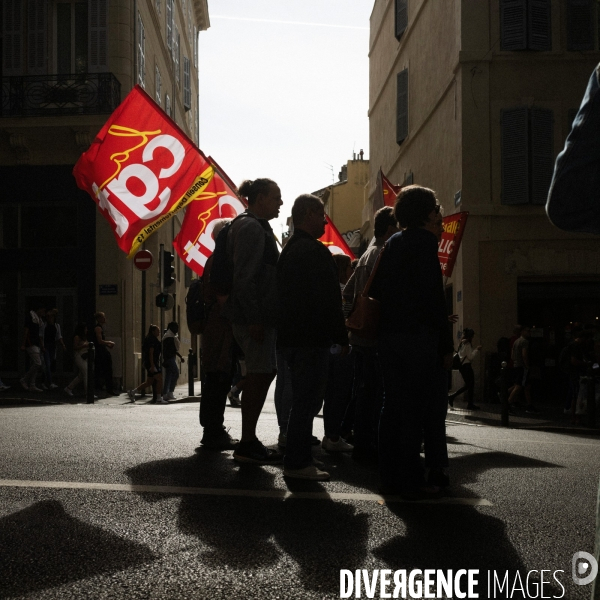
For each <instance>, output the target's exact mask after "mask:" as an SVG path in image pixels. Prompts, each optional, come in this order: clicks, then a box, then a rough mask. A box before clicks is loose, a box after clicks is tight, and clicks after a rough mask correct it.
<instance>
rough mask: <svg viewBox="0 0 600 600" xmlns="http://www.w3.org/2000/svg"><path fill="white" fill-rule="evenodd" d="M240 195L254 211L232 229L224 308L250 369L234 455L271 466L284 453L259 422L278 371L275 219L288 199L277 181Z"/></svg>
mask: <svg viewBox="0 0 600 600" xmlns="http://www.w3.org/2000/svg"><path fill="white" fill-rule="evenodd" d="M239 193H240V195H241V196H244V197H245V198H246V199H247V202H248V209H247V210H246V211H245V212H243V213H242V214H241V215H238V216H237V217H236V218H235V219H234V220H233V222H232V223H231V227H230V228H229V230H228V232H227V256H228V258H229V261H230V263H231V264H232V266H233V281H232V287H231V292H230V294H229V297H228V298H227V301H226V302H225V306H224V314H225V316H226V317H227V318H228V319H229V320H230V321H231V323H232V330H233V336H234V338H235V340H236V342H237V343H238V345H239V347H240V349H241V351H242V352H243V354H244V359H245V361H246V371H247V375H246V383H245V387H244V393H243V396H242V437H241V440H240V443H239V444H238V447H237V449H236V450H235V452H234V455H233V456H234V459H235V460H237V461H239V462H250V463H257V464H271V463H276V462H280V461H281V458H282V457H281V454H280V453H279V452H277V451H275V450H271V449H268V448H266V447H265V446H264V445H263V444H262V443H261V442H260V440H258V438H257V437H256V424H257V423H258V418H259V416H260V413H261V411H262V408H263V406H264V403H265V399H266V397H267V392H268V391H269V386H270V385H271V382H272V381H273V379H274V378H275V374H276V372H277V367H276V359H275V341H276V333H275V321H276V309H277V284H276V280H275V266H276V264H277V259H278V258H279V251H278V250H277V243H276V241H275V235H274V234H273V230H272V229H271V226H270V225H269V221H270V220H271V219H274V218H276V217H277V216H278V215H279V208H280V207H281V205H282V204H283V202H282V200H281V191H280V189H279V186H278V185H277V184H276V183H275V182H274V181H272V180H271V179H256V180H254V181H244V182H243V183H242V184H241V185H240V187H239Z"/></svg>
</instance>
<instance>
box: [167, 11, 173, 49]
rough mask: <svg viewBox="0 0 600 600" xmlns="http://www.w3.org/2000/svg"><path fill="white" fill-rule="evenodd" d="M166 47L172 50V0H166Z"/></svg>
mask: <svg viewBox="0 0 600 600" xmlns="http://www.w3.org/2000/svg"><path fill="white" fill-rule="evenodd" d="M165 14H166V17H167V48H168V49H169V50H170V51H171V52H173V0H167V8H166V10H165Z"/></svg>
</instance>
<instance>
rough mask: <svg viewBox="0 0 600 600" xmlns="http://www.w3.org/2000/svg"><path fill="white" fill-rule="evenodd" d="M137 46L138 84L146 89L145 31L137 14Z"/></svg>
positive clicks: (140, 17)
mask: <svg viewBox="0 0 600 600" xmlns="http://www.w3.org/2000/svg"><path fill="white" fill-rule="evenodd" d="M137 38H138V44H137V59H138V64H137V67H138V83H139V84H140V85H141V86H142V87H143V88H145V87H146V30H145V29H144V22H143V21H142V16H141V15H140V13H138V35H137Z"/></svg>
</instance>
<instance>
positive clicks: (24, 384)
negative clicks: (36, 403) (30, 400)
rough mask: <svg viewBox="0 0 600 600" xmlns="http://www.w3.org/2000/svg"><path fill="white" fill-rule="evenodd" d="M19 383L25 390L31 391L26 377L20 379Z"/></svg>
mask: <svg viewBox="0 0 600 600" xmlns="http://www.w3.org/2000/svg"><path fill="white" fill-rule="evenodd" d="M19 383H20V384H21V387H22V388H23V389H24V390H25V391H29V386H28V385H27V384H26V383H25V380H24V379H19Z"/></svg>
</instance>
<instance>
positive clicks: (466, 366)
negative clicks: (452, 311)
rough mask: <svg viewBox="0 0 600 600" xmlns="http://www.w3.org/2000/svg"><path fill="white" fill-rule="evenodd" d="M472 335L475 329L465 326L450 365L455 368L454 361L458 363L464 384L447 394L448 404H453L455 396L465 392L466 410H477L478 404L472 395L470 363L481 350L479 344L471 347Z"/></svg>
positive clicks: (473, 387) (472, 382)
mask: <svg viewBox="0 0 600 600" xmlns="http://www.w3.org/2000/svg"><path fill="white" fill-rule="evenodd" d="M474 337H475V331H474V330H473V329H469V328H468V327H465V330H464V331H463V336H462V339H461V340H460V344H459V346H458V352H457V353H456V354H455V355H454V359H453V364H452V367H453V368H455V366H456V365H455V363H458V365H457V368H458V371H459V372H460V374H461V375H462V378H463V381H464V382H465V385H463V387H461V388H460V389H459V390H457V391H456V392H454V393H452V394H448V404H449V405H450V406H454V399H455V398H456V396H460V394H462V393H463V392H467V410H479V406H477V405H476V404H475V403H474V402H473V395H474V394H475V373H473V367H472V365H471V363H472V362H473V359H474V358H475V357H476V356H477V354H478V353H479V351H480V350H481V346H477V348H475V349H473V338H474Z"/></svg>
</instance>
